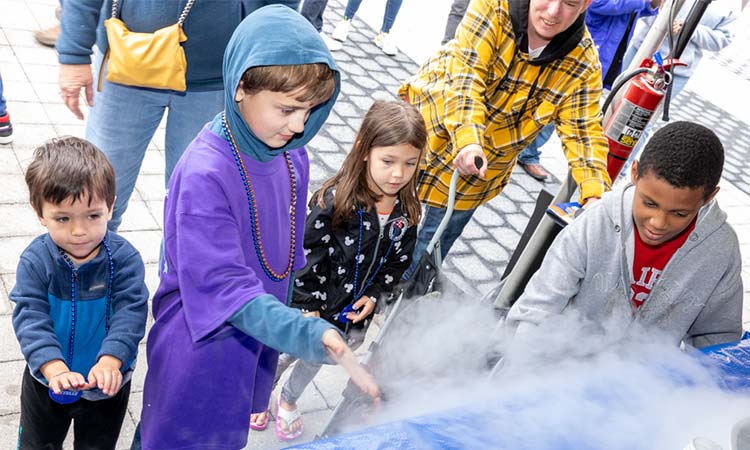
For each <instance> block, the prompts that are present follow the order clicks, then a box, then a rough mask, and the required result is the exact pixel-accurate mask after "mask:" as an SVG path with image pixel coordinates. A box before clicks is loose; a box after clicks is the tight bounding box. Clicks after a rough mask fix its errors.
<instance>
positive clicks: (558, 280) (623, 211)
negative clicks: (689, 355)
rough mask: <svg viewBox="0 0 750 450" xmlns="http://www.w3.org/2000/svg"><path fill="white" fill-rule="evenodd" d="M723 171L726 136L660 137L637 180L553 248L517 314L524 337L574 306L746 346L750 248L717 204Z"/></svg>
mask: <svg viewBox="0 0 750 450" xmlns="http://www.w3.org/2000/svg"><path fill="white" fill-rule="evenodd" d="M723 165H724V148H723V147H722V145H721V142H720V141H719V138H718V137H716V135H715V134H714V133H713V132H712V131H711V130H709V129H708V128H706V127H703V126H702V125H698V124H695V123H690V122H673V123H671V124H669V125H667V126H665V127H664V128H662V129H661V130H659V131H658V132H657V133H656V134H654V136H653V137H652V138H651V140H649V141H648V143H647V144H646V147H645V149H644V151H643V155H642V156H641V159H640V161H638V162H636V163H635V164H634V165H633V167H632V169H631V177H632V184H630V185H628V186H626V187H625V188H624V189H622V190H619V191H613V192H610V193H607V194H605V195H603V196H602V199H601V201H599V202H597V203H596V204H595V205H594V206H593V207H591V208H589V209H587V210H586V212H585V213H584V214H582V215H581V216H580V217H579V218H577V219H576V220H574V221H573V223H572V224H570V225H568V226H567V227H566V228H565V229H564V230H562V232H561V233H560V234H559V235H558V236H557V238H556V239H555V241H554V242H553V243H552V246H551V247H550V249H549V251H548V252H547V255H546V257H545V258H544V261H543V262H542V266H541V267H540V268H539V270H538V271H537V272H536V273H535V274H534V276H533V277H532V278H531V280H530V281H529V284H528V286H527V287H526V290H525V292H524V294H523V295H522V296H521V298H520V299H519V300H518V302H516V303H515V304H514V305H513V307H512V308H511V310H510V312H509V313H508V318H507V323H508V325H510V326H512V327H516V338H519V337H521V336H523V335H526V336H529V333H531V332H532V330H534V328H536V325H539V324H541V323H543V322H544V321H546V320H548V319H550V318H552V317H553V316H555V315H558V314H561V313H563V311H565V310H566V309H574V310H577V311H578V312H580V313H581V314H582V315H583V316H584V317H586V318H588V319H591V320H593V321H595V322H599V323H604V322H605V321H606V322H607V323H608V324H612V323H614V324H615V326H616V327H619V328H621V329H622V330H643V329H646V330H648V329H651V330H655V331H659V332H660V333H662V334H663V335H665V336H666V337H667V339H668V340H669V341H671V342H673V343H674V344H675V345H679V344H680V342H684V343H685V344H686V345H690V346H693V347H698V348H701V347H706V346H709V345H713V344H719V343H723V342H729V341H735V340H738V339H739V338H740V334H741V331H742V299H743V294H742V278H741V276H740V274H741V269H742V260H741V258H740V248H739V243H738V242H737V235H736V234H735V232H734V230H733V229H732V227H731V225H729V223H728V222H727V215H726V213H725V212H724V211H722V210H721V208H719V204H718V203H717V201H716V200H715V199H714V196H715V195H716V193H717V192H718V191H719V187H718V183H719V180H720V178H721V171H722V168H723ZM612 319H614V320H612ZM633 325H639V326H633Z"/></svg>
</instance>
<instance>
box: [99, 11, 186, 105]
mask: <svg viewBox="0 0 750 450" xmlns="http://www.w3.org/2000/svg"><path fill="white" fill-rule="evenodd" d="M194 2H195V0H188V2H187V4H186V5H185V8H184V9H183V11H182V14H180V18H179V20H178V21H177V23H176V24H174V25H170V26H168V27H164V28H161V29H159V30H156V31H154V32H153V33H134V32H132V31H130V30H128V27H127V26H126V25H125V22H123V21H122V20H120V19H118V18H117V0H114V1H113V2H112V17H110V18H109V19H107V20H105V21H104V27H105V29H106V30H107V40H108V41H109V49H107V53H106V54H105V56H104V61H105V62H106V64H107V81H111V82H113V83H119V84H124V85H126V86H137V87H146V88H154V89H171V90H174V91H185V90H186V89H187V86H186V84H185V71H186V70H187V60H186V59H185V50H184V49H183V48H182V43H183V42H185V41H187V35H186V34H185V32H184V31H183V30H182V24H183V23H184V22H185V18H187V15H188V13H189V12H190V8H192V6H193V3H194ZM103 69H104V62H102V67H101V69H100V70H99V90H101V77H102V72H103Z"/></svg>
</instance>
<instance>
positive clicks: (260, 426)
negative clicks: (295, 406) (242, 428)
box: [250, 410, 271, 431]
mask: <svg viewBox="0 0 750 450" xmlns="http://www.w3.org/2000/svg"><path fill="white" fill-rule="evenodd" d="M260 414H265V416H264V417H265V420H263V421H262V422H253V421H252V419H251V420H250V429H251V430H255V431H263V430H265V429H266V428H267V427H268V419H269V417H270V415H271V412H270V411H269V410H265V412H264V413H260Z"/></svg>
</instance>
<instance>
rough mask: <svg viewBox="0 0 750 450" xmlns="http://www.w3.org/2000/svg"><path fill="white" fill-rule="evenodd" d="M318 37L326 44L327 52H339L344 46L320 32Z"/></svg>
mask: <svg viewBox="0 0 750 450" xmlns="http://www.w3.org/2000/svg"><path fill="white" fill-rule="evenodd" d="M320 37H321V38H323V42H325V43H326V47H328V50H330V51H332V52H335V51H339V50H341V47H343V46H344V44H343V43H342V42H341V41H337V40H335V39H331V38H329V37H328V36H327V35H326V34H324V33H323V32H322V31H321V32H320Z"/></svg>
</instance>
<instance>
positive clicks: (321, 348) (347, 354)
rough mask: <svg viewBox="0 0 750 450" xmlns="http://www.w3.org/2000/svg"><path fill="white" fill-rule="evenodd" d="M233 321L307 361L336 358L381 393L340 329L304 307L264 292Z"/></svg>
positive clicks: (365, 385)
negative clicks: (294, 306)
mask: <svg viewBox="0 0 750 450" xmlns="http://www.w3.org/2000/svg"><path fill="white" fill-rule="evenodd" d="M229 322H230V323H231V324H232V325H233V326H235V327H236V328H238V329H239V330H240V331H242V332H243V333H245V334H247V335H249V336H252V337H253V338H255V339H257V340H258V341H260V342H262V343H263V344H265V345H267V346H269V347H272V348H275V349H276V350H278V351H281V352H284V353H289V354H290V355H293V356H296V357H298V358H300V359H303V360H305V361H310V362H314V363H323V364H326V363H330V362H331V360H333V361H334V362H336V363H339V364H341V365H342V367H344V369H346V371H347V372H349V375H350V376H351V377H352V380H353V381H354V382H355V383H356V384H357V385H358V386H360V388H361V389H362V390H363V391H365V392H366V393H367V394H369V395H370V396H372V397H373V398H374V399H378V398H379V396H380V392H379V390H378V388H377V385H376V384H375V382H374V380H373V378H372V376H370V374H369V373H367V371H366V370H365V369H364V368H363V367H362V366H360V365H359V363H358V362H357V361H356V358H355V357H354V354H353V353H352V351H351V349H350V348H349V347H348V346H347V345H346V343H345V342H344V340H343V339H342V338H341V336H340V334H339V331H338V330H337V329H336V328H334V327H333V325H331V324H329V323H328V322H326V321H325V320H323V319H318V318H315V317H304V316H303V315H302V312H301V311H300V310H297V309H292V308H289V307H287V306H285V305H284V304H282V303H281V302H280V301H279V300H278V299H276V297H274V296H273V295H269V294H263V295H259V296H258V297H256V298H254V299H253V300H251V301H249V302H247V303H246V304H245V305H244V306H243V307H242V308H240V310H239V311H237V312H236V313H235V314H234V315H233V316H232V317H231V318H230V319H229ZM329 356H330V358H329Z"/></svg>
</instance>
